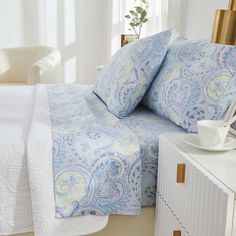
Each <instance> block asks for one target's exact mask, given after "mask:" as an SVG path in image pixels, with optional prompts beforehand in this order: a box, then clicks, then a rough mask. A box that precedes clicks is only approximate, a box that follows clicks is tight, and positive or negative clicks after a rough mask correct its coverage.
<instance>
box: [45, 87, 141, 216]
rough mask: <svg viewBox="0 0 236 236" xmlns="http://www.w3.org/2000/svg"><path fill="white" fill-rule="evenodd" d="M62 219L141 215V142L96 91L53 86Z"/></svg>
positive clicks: (55, 157) (55, 163)
mask: <svg viewBox="0 0 236 236" xmlns="http://www.w3.org/2000/svg"><path fill="white" fill-rule="evenodd" d="M48 95H49V104H50V111H51V120H52V131H53V166H54V188H55V205H56V217H57V218H65V217H71V216H81V215H88V214H90V215H109V214H133V215H135V214H139V213H140V209H141V160H140V148H139V140H138V138H137V137H136V135H134V134H133V133H132V132H131V131H130V129H129V128H128V127H127V126H126V125H124V124H122V123H121V121H120V120H119V119H117V118H116V117H115V116H114V115H113V114H111V113H110V112H108V111H107V108H106V106H105V105H104V104H103V103H102V102H101V101H100V100H99V99H98V98H97V96H96V95H95V94H94V93H93V92H92V89H91V88H89V87H85V88H83V89H82V87H81V86H79V85H54V86H49V87H48Z"/></svg>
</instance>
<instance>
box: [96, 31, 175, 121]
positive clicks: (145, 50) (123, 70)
mask: <svg viewBox="0 0 236 236" xmlns="http://www.w3.org/2000/svg"><path fill="white" fill-rule="evenodd" d="M170 36H171V31H170V30H168V31H164V32H162V33H159V34H156V35H153V36H150V37H147V38H143V39H140V40H138V41H136V42H134V43H130V44H128V45H126V46H124V47H123V48H121V49H120V50H119V51H118V52H117V53H116V54H115V55H114V56H113V57H112V58H111V59H110V61H109V62H108V63H107V64H106V65H105V67H104V69H103V70H102V71H101V73H100V74H99V76H98V78H97V80H96V84H95V87H94V93H95V94H97V95H98V96H99V97H100V98H101V100H102V101H103V102H104V103H105V104H106V105H107V108H108V110H109V111H110V112H112V113H113V114H114V115H116V116H118V117H119V118H123V117H125V116H127V115H129V114H130V113H131V112H132V111H133V110H134V109H135V107H136V106H137V105H138V103H139V102H140V101H141V100H142V98H143V96H144V94H145V92H146V91H147V89H148V88H149V86H150V84H151V82H152V80H153V78H154V77H155V75H156V73H157V71H158V70H159V68H160V66H161V64H162V61H163V59H164V57H165V54H166V51H167V46H168V42H169V40H170Z"/></svg>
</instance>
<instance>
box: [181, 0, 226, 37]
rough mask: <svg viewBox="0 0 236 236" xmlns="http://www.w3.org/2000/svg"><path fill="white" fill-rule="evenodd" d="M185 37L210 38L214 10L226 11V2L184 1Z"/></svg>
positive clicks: (210, 0) (213, 0) (218, 0)
mask: <svg viewBox="0 0 236 236" xmlns="http://www.w3.org/2000/svg"><path fill="white" fill-rule="evenodd" d="M186 2H187V5H186V19H185V36H186V37H187V38H190V39H199V38H206V39H210V38H211V33H212V29H213V22H214V17H215V11H216V9H227V7H228V0H186Z"/></svg>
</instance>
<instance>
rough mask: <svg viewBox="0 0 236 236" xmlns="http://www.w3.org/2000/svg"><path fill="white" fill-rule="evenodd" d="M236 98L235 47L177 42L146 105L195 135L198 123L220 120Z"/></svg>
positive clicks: (196, 42)
mask: <svg viewBox="0 0 236 236" xmlns="http://www.w3.org/2000/svg"><path fill="white" fill-rule="evenodd" d="M235 95H236V47H235V46H226V45H220V44H213V43H210V42H207V41H190V40H185V39H177V40H175V41H174V42H173V43H172V45H171V46H170V48H169V50H168V52H167V55H166V58H165V60H164V62H163V64H162V67H161V69H160V71H159V73H158V74H157V76H156V78H155V80H154V81H153V84H152V86H151V87H150V89H149V91H148V92H147V94H146V96H145V98H144V101H143V103H144V105H145V106H147V107H148V108H150V109H151V110H153V111H154V112H155V113H157V114H159V115H161V116H164V117H166V118H168V119H169V120H171V121H173V122H175V123H176V124H177V125H179V126H181V127H183V128H184V129H186V130H187V131H188V132H196V131H197V125H196V123H197V121H198V120H202V119H210V120H212V119H213V120H217V119H221V118H222V117H223V115H224V113H225V111H226V110H227V108H228V106H229V104H230V101H231V100H232V99H233V97H234V96H235Z"/></svg>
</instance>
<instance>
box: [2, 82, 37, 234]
mask: <svg viewBox="0 0 236 236" xmlns="http://www.w3.org/2000/svg"><path fill="white" fill-rule="evenodd" d="M33 101H34V87H30V86H29V87H0V235H7V234H15V233H20V232H27V231H32V230H33V223H32V213H31V198H30V191H29V183H28V171H27V156H26V141H27V136H28V131H29V125H30V120H31V114H32V107H33Z"/></svg>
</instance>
